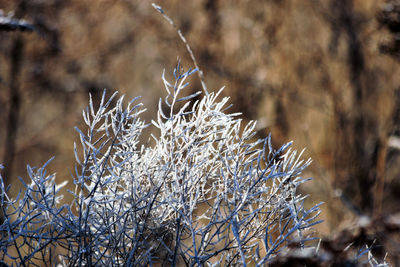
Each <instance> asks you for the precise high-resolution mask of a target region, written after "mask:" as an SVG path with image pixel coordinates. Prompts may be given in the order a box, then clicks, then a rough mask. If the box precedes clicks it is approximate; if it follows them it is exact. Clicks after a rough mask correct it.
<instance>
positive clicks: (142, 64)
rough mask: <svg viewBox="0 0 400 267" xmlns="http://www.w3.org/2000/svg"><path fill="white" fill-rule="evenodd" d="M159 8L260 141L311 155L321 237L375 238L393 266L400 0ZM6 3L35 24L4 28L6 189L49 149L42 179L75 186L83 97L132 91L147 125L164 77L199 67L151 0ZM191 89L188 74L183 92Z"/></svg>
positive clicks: (0, 86)
mask: <svg viewBox="0 0 400 267" xmlns="http://www.w3.org/2000/svg"><path fill="white" fill-rule="evenodd" d="M157 4H160V5H162V7H163V8H164V10H165V11H166V12H167V14H168V15H169V16H170V17H171V18H172V19H173V20H174V21H175V23H176V24H177V25H178V27H180V28H181V29H182V32H183V34H184V35H185V37H186V38H187V40H188V42H189V44H190V45H191V47H192V49H193V52H194V54H195V56H196V58H197V60H198V63H199V65H200V67H201V69H202V70H203V71H204V74H205V82H206V83H207V87H208V88H209V90H211V91H216V90H218V89H219V88H220V87H222V86H226V89H225V91H224V95H229V96H231V102H232V103H233V104H234V106H233V108H232V111H241V112H243V117H244V119H245V120H258V121H259V128H258V134H259V137H260V138H261V137H265V136H267V134H268V133H269V132H271V133H272V139H273V141H274V145H275V146H276V147H277V146H279V145H281V144H283V143H285V142H287V141H290V140H294V142H295V144H294V147H295V148H296V149H299V150H301V149H302V148H303V147H306V148H307V150H306V152H305V157H312V158H313V164H312V166H311V167H310V168H308V170H307V172H306V173H305V176H311V177H313V178H314V180H313V182H311V183H308V184H307V185H305V186H304V188H302V190H303V191H304V193H307V194H310V195H311V197H310V200H312V201H313V202H314V203H315V202H317V201H324V202H325V204H324V206H323V213H322V215H321V217H322V218H323V219H324V220H325V222H324V223H323V224H321V225H320V226H319V227H318V230H319V231H320V232H321V235H323V236H326V238H327V239H333V238H335V237H336V238H337V237H338V236H339V237H342V238H343V236H351V237H354V236H357V237H359V236H363V237H364V238H365V240H367V241H372V240H373V239H376V240H377V241H376V244H379V245H384V248H385V250H387V251H388V252H389V254H391V256H392V258H391V260H392V261H393V262H394V263H398V262H397V261H398V256H396V255H397V254H400V246H399V243H398V242H399V241H400V240H399V239H398V237H397V231H398V225H399V215H400V180H399V179H398V178H399V175H400V145H399V143H400V142H399V140H400V139H399V138H400V37H399V34H400V2H399V1H395V0H392V1H377V0H322V1H317V0H314V1H313V0H309V1H304V0H263V1H262V0H259V1H257V0H251V1H250V0H248V1H233V0H232V1H217V0H215V1H213V0H196V1H171V0H168V1H159V2H157ZM0 9H2V10H3V12H4V14H5V15H7V13H8V12H10V11H13V12H14V13H15V15H14V17H15V18H17V19H18V18H19V19H25V20H26V21H27V22H29V23H31V24H32V25H33V26H34V28H35V31H33V32H26V31H25V32H22V31H18V30H17V31H0V148H1V151H0V153H1V154H0V162H1V163H3V164H4V165H5V167H6V168H5V169H4V170H3V171H2V175H3V176H4V177H5V179H6V182H7V183H9V184H15V186H14V187H13V189H12V192H13V193H16V192H17V191H18V184H19V182H17V181H18V179H17V177H18V176H21V177H23V178H24V179H26V177H27V174H26V164H30V165H33V166H41V165H42V164H43V163H44V162H46V161H47V160H48V159H49V158H50V157H52V156H53V155H54V156H56V157H55V160H54V161H53V162H52V163H51V164H50V166H49V167H48V169H49V172H57V179H58V181H62V180H65V179H71V175H70V173H71V172H73V167H74V156H73V141H78V138H77V137H78V136H77V134H76V132H75V130H74V129H73V127H74V126H78V127H83V124H82V121H83V120H82V119H81V110H82V109H83V108H85V107H86V105H87V103H88V95H89V93H91V94H92V95H93V96H94V97H95V98H98V97H99V96H100V95H101V93H102V90H103V88H107V90H108V94H111V93H112V92H113V90H118V91H119V92H120V93H124V94H126V95H127V99H130V98H132V97H134V96H137V95H140V96H142V99H141V101H142V102H143V103H144V104H145V106H146V108H147V109H148V111H147V112H146V113H145V116H144V118H145V119H146V121H149V120H150V119H151V118H154V116H155V112H156V108H157V102H158V99H159V97H162V96H163V95H164V92H165V91H164V89H163V86H162V83H161V74H162V70H163V69H164V68H165V69H166V71H167V72H168V71H169V72H170V71H172V69H173V67H174V66H175V64H176V59H177V56H179V57H181V58H182V60H183V64H184V66H186V67H187V68H188V67H192V66H193V63H192V61H191V60H190V57H189V55H188V53H187V51H186V49H185V46H184V44H183V43H182V42H181V40H180V39H179V37H178V35H177V33H176V31H175V30H174V29H173V27H172V26H171V25H169V24H168V23H167V22H166V21H165V20H164V19H163V18H162V16H161V15H160V14H159V13H158V12H156V11H155V10H154V9H153V8H152V6H151V2H148V1H139V0H137V1H134V0H130V1H129V0H126V1H123V0H114V1H112V0H98V1H82V0H71V1H63V0H47V1H46V0H44V1H43V0H21V1H17V0H14V1H9V0H0ZM199 89H200V81H199V80H198V77H197V76H193V78H192V86H191V89H189V90H188V92H187V93H188V94H189V93H190V90H192V91H197V90H199ZM15 182H16V183H15ZM396 215H397V217H396ZM366 218H369V220H367V219H366ZM396 218H397V219H396ZM343 231H346V232H343ZM343 233H345V234H343ZM350 239H351V238H350ZM350 241H354V240H350ZM350 241H349V242H350Z"/></svg>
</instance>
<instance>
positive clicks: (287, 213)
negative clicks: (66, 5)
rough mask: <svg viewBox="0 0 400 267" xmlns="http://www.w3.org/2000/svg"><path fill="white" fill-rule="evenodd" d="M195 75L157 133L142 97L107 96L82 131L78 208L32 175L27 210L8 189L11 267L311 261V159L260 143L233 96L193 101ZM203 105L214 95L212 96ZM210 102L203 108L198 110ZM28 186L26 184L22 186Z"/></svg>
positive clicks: (5, 256) (6, 241) (160, 118)
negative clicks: (232, 107)
mask: <svg viewBox="0 0 400 267" xmlns="http://www.w3.org/2000/svg"><path fill="white" fill-rule="evenodd" d="M193 72H194V71H188V72H183V71H182V70H181V68H180V67H179V65H178V67H177V68H176V69H175V70H174V73H173V75H174V82H172V83H170V82H168V81H167V79H166V78H165V77H164V75H163V81H164V85H165V89H166V92H167V96H166V97H165V99H164V100H163V101H162V100H160V102H159V109H158V114H157V118H155V120H154V121H152V122H151V124H150V125H152V126H153V127H155V129H156V130H157V132H158V134H154V135H153V136H152V139H153V141H152V142H149V143H152V145H140V144H139V138H140V136H141V134H142V131H143V129H144V128H145V127H148V126H150V125H147V124H146V123H145V122H144V121H142V120H141V119H140V114H141V113H142V112H143V111H144V109H142V106H141V104H135V103H136V100H137V99H136V98H135V99H134V100H132V101H131V102H129V103H128V104H127V106H126V107H124V103H123V99H124V97H123V96H122V97H120V98H119V99H116V93H115V94H113V95H112V96H111V97H110V98H109V99H108V100H106V96H105V92H104V94H103V97H102V99H101V103H100V106H99V107H98V108H97V109H96V108H95V107H94V105H93V102H92V100H91V99H90V103H89V107H88V108H87V109H86V110H85V111H84V112H83V118H84V121H85V123H86V124H87V129H86V130H79V129H77V131H78V133H79V136H80V142H81V145H80V147H81V149H79V148H78V146H77V145H75V157H76V161H77V164H76V168H75V174H74V175H73V176H74V177H73V178H74V179H73V181H74V185H75V189H74V190H72V191H68V193H69V194H72V196H73V201H72V202H71V203H69V204H62V202H61V201H60V199H61V198H62V195H61V193H60V188H61V187H63V186H64V185H65V183H63V184H61V185H56V183H55V176H54V175H47V174H46V171H45V167H46V165H47V163H46V164H45V165H44V166H43V167H42V168H38V169H36V168H31V167H29V166H28V174H29V177H30V180H31V182H30V183H29V184H25V183H23V186H24V190H23V191H22V192H21V194H20V195H18V196H17V198H16V199H15V200H12V199H10V198H9V197H8V195H7V193H6V191H7V190H6V189H5V188H4V185H3V183H1V184H2V186H1V195H0V197H1V205H2V212H3V214H4V218H5V221H4V223H3V224H2V225H1V226H0V233H1V241H0V246H1V252H0V253H1V254H0V259H1V260H3V261H5V262H10V261H13V262H14V263H15V264H16V265H23V266H25V265H29V264H31V263H34V262H36V263H37V262H38V261H41V262H47V263H48V264H49V265H54V264H57V263H60V264H63V265H67V266H91V265H101V266H105V265H108V266H119V265H126V266H141V265H146V266H147V265H151V264H155V263H163V264H164V265H167V266H170V265H188V266H189V265H190V266H192V265H196V266H203V265H205V266H211V265H214V266H219V265H225V266H226V265H232V264H240V265H245V264H252V265H263V264H264V263H266V262H268V261H270V260H271V259H273V258H274V257H276V256H277V255H279V253H280V252H282V251H284V250H285V249H286V248H288V246H289V245H290V246H291V247H293V246H295V247H298V248H299V249H301V250H307V249H308V246H309V241H310V240H312V239H313V238H312V236H311V234H312V232H311V231H310V227H311V226H313V225H314V224H316V223H318V222H319V221H317V220H316V218H317V216H318V214H319V212H320V211H319V205H320V204H318V205H315V206H313V207H312V208H311V209H306V208H305V207H304V199H305V196H302V195H300V194H299V193H298V192H297V188H298V186H299V185H300V184H301V183H303V182H305V181H307V180H308V179H304V178H302V177H301V176H300V175H301V172H302V171H303V170H304V168H305V167H307V166H308V165H309V164H310V160H306V161H303V160H301V159H300V156H301V153H299V154H297V153H296V151H294V150H291V149H290V145H291V143H288V144H286V145H284V146H282V147H281V148H279V149H278V150H274V149H273V148H272V146H271V138H270V137H268V138H265V139H262V140H256V136H255V130H254V129H255V124H256V122H249V123H247V124H245V125H243V122H242V120H241V119H240V118H239V117H238V116H239V115H240V114H230V113H228V112H227V108H228V106H227V103H228V98H227V97H221V96H220V94H221V91H222V90H220V91H218V92H217V93H208V92H207V91H206V90H204V92H203V93H201V92H197V93H195V94H192V95H190V96H186V97H185V96H181V95H182V90H183V89H184V88H185V87H186V86H187V82H186V80H187V78H188V76H190V75H191V74H192V73H193ZM202 94H203V96H201V95H202ZM196 99H198V100H196ZM22 182H23V181H22Z"/></svg>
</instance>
